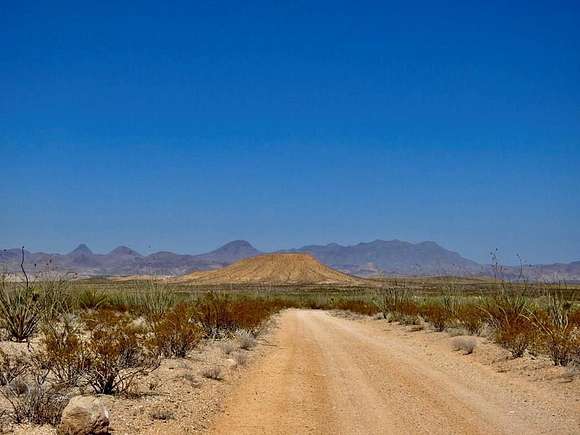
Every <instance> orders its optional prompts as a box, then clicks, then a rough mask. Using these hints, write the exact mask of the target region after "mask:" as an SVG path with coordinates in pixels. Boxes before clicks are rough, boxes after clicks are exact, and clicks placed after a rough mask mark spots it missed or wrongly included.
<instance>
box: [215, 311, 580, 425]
mask: <svg viewBox="0 0 580 435" xmlns="http://www.w3.org/2000/svg"><path fill="white" fill-rule="evenodd" d="M377 323H378V322H377ZM275 345H276V348H275V349H273V350H272V351H271V352H269V353H268V354H267V355H266V356H265V357H264V359H263V360H261V361H259V362H258V363H257V364H256V365H255V366H253V367H251V368H250V370H249V372H248V373H247V375H246V376H244V380H243V382H242V383H241V384H240V385H239V386H238V387H237V388H236V390H234V393H233V394H232V396H231V397H229V398H228V400H227V401H226V404H225V412H224V415H221V416H218V418H217V420H216V423H215V424H214V427H213V428H212V429H211V433H214V434H303V433H315V434H379V433H380V434H404V433H429V434H479V433H481V434H484V433H485V434H490V433H511V434H513V433H518V434H534V433H569V434H573V433H576V434H577V433H580V407H579V402H578V401H576V402H575V403H570V401H563V400H558V399H555V398H551V397H548V398H546V397H537V401H536V400H535V397H536V393H537V392H536V391H535V390H534V386H533V385H531V384H530V385H523V384H522V385H519V384H515V386H514V384H513V383H509V384H507V383H506V382H504V381H503V380H502V378H500V377H498V375H497V374H495V373H493V372H490V371H489V370H486V368H485V367H482V366H479V365H476V364H469V363H463V364H454V365H451V366H450V365H448V364H440V363H438V359H441V358H445V357H446V355H447V358H449V353H448V352H447V353H445V352H441V353H429V352H427V353H426V350H425V348H423V347H422V346H419V345H417V344H416V343H415V345H414V344H413V341H412V340H403V339H401V337H400V336H396V335H394V334H389V333H388V332H385V331H383V330H382V329H381V328H380V327H378V326H374V325H373V324H369V323H364V322H357V321H351V320H346V319H342V318H337V317H334V316H332V315H330V314H328V313H326V312H323V311H308V310H289V311H286V312H284V313H283V314H282V316H281V319H280V327H279V329H278V331H277V333H276V337H275ZM426 355H429V356H427V357H426Z"/></svg>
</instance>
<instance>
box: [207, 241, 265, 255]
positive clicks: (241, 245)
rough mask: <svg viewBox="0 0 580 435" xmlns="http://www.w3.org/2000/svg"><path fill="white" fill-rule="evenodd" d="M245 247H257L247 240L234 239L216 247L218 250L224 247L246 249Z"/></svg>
mask: <svg viewBox="0 0 580 435" xmlns="http://www.w3.org/2000/svg"><path fill="white" fill-rule="evenodd" d="M245 248H250V249H256V248H254V247H253V246H252V244H251V243H250V242H248V241H247V240H232V241H231V242H228V243H226V244H225V245H223V246H222V247H220V248H218V249H216V251H217V250H224V249H245ZM214 252H215V251H214Z"/></svg>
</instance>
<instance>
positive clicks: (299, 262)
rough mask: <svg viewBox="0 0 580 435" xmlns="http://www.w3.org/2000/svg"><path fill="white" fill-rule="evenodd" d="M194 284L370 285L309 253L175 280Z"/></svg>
mask: <svg viewBox="0 0 580 435" xmlns="http://www.w3.org/2000/svg"><path fill="white" fill-rule="evenodd" d="M170 281H172V282H187V283H191V284H203V285H216V284H250V283H255V284H258V283H264V284H269V285H275V284H285V285H286V284H301V285H304V284H342V285H371V284H374V282H373V281H369V280H365V279H362V278H357V277H354V276H351V275H348V274H346V273H343V272H339V271H338V270H334V269H332V268H330V267H328V266H325V265H324V264H322V263H320V262H319V261H318V260H316V259H315V258H314V257H313V256H311V255H309V254H264V255H258V256H256V257H251V258H245V259H243V260H240V261H238V262H236V263H234V264H231V265H229V266H227V267H224V268H222V269H217V270H210V271H205V272H193V273H190V274H188V275H184V276H181V277H178V278H175V279H173V280H170Z"/></svg>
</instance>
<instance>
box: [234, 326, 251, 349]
mask: <svg viewBox="0 0 580 435" xmlns="http://www.w3.org/2000/svg"><path fill="white" fill-rule="evenodd" d="M236 337H237V339H238V342H239V343H240V349H244V350H250V349H253V348H254V347H255V346H256V338H255V337H254V336H253V335H252V334H251V333H250V332H248V331H246V330H245V329H238V330H237V331H236Z"/></svg>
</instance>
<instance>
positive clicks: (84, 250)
mask: <svg viewBox="0 0 580 435" xmlns="http://www.w3.org/2000/svg"><path fill="white" fill-rule="evenodd" d="M80 254H85V255H93V251H91V250H90V248H89V247H88V246H87V245H85V244H84V243H81V244H80V245H79V246H77V247H76V248H75V249H74V250H73V251H71V252H70V253H69V255H80Z"/></svg>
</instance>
